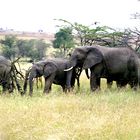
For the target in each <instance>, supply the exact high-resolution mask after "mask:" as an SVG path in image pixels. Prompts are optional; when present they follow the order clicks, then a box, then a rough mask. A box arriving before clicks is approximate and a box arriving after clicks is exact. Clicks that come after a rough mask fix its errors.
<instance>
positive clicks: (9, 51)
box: [1, 35, 17, 59]
mask: <svg viewBox="0 0 140 140" xmlns="http://www.w3.org/2000/svg"><path fill="white" fill-rule="evenodd" d="M16 41H17V38H16V36H14V35H6V36H5V39H4V40H1V44H2V48H3V50H2V51H3V52H2V53H3V55H4V56H5V57H7V58H9V59H14V58H15V57H16V53H17V47H16Z"/></svg>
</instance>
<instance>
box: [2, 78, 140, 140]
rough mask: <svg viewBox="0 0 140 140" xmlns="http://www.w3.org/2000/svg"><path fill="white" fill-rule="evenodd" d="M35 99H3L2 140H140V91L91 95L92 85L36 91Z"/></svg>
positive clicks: (112, 91)
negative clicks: (49, 91) (73, 88)
mask: <svg viewBox="0 0 140 140" xmlns="http://www.w3.org/2000/svg"><path fill="white" fill-rule="evenodd" d="M34 89H35V90H34V94H33V97H29V96H28V95H25V96H24V97H21V96H20V95H19V94H18V93H14V94H13V95H1V96H0V140H138V139H139V138H140V93H139V92H140V91H136V92H135V91H132V90H131V89H129V87H127V88H124V89H117V88H116V86H113V87H112V89H106V84H105V82H104V81H103V83H102V87H101V91H98V92H95V93H90V90H89V81H88V80H85V79H84V80H83V79H82V83H81V89H80V91H78V89H77V88H76V89H75V90H74V91H73V92H71V93H68V94H64V93H62V92H61V88H60V87H59V86H53V89H52V92H51V93H50V94H49V95H43V94H42V91H43V90H42V89H39V90H36V88H34Z"/></svg>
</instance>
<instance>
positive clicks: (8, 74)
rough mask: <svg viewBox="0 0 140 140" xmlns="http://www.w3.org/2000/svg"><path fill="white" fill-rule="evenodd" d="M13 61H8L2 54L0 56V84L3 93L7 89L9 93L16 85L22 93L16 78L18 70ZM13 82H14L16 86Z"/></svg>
mask: <svg viewBox="0 0 140 140" xmlns="http://www.w3.org/2000/svg"><path fill="white" fill-rule="evenodd" d="M15 62H16V61H15ZM15 62H10V60H8V59H7V58H5V57H4V56H0V85H1V86H2V92H3V93H6V92H7V91H8V92H9V93H11V92H13V90H14V88H15V87H16V86H17V88H18V91H19V92H20V93H21V94H22V89H21V86H20V85H19V82H18V80H17V78H16V76H17V73H19V72H18V70H17V68H16V66H15V64H14V63H15ZM14 83H16V86H15V84H14Z"/></svg>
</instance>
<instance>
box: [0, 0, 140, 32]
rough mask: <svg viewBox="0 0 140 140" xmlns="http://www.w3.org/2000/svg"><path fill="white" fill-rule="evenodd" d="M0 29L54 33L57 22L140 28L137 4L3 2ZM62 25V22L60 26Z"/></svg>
mask: <svg viewBox="0 0 140 140" xmlns="http://www.w3.org/2000/svg"><path fill="white" fill-rule="evenodd" d="M0 5H1V7H0V27H2V28H12V29H14V30H21V31H38V30H39V29H43V30H44V31H46V32H55V31H56V29H57V28H56V27H55V25H57V24H58V22H57V21H55V20H54V19H60V18H61V19H65V20H67V21H70V22H72V23H74V22H78V23H81V24H84V25H91V24H93V23H94V22H95V21H97V22H99V25H108V26H111V27H116V28H127V27H138V26H139V27H140V19H139V20H134V19H131V14H133V13H136V12H139V13H140V1H138V0H0ZM59 23H60V24H61V22H59Z"/></svg>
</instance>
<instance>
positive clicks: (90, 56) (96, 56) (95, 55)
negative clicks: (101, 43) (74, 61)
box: [83, 48, 103, 69]
mask: <svg viewBox="0 0 140 140" xmlns="http://www.w3.org/2000/svg"><path fill="white" fill-rule="evenodd" d="M102 60H103V55H102V53H101V52H100V51H99V50H98V49H97V48H91V49H90V50H89V51H88V53H87V57H86V59H85V61H84V64H83V68H84V69H88V68H91V67H92V66H94V65H96V64H99V63H101V62H102Z"/></svg>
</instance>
